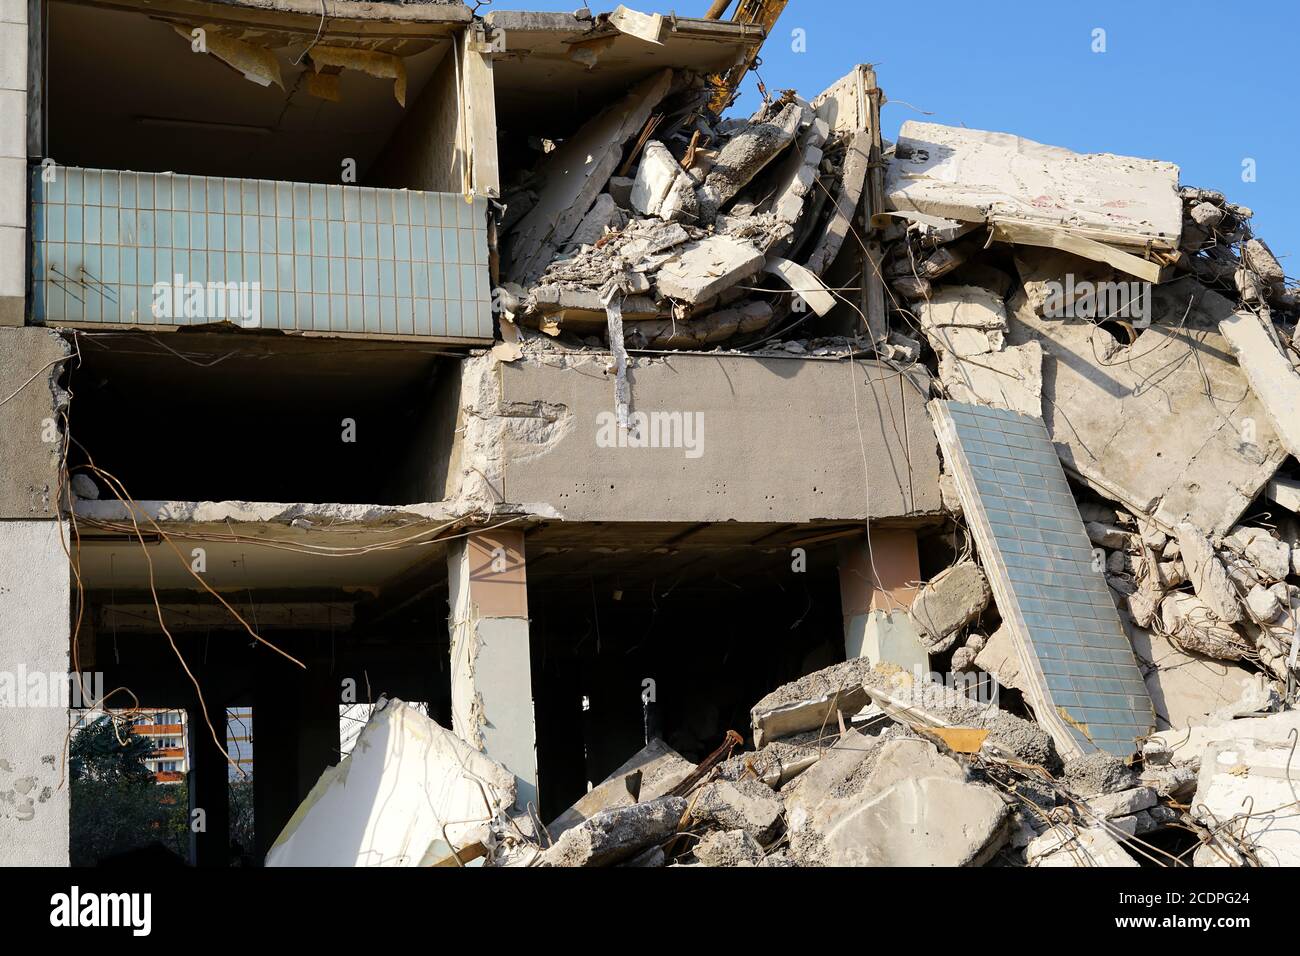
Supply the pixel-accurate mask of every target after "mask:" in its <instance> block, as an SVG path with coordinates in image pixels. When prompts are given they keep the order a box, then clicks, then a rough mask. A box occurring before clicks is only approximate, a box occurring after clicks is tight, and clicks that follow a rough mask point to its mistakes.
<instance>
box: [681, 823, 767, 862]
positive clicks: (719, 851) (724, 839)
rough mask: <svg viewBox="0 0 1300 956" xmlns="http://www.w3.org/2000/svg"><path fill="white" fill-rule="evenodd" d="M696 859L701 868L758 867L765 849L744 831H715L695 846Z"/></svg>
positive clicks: (705, 835) (706, 835)
mask: <svg viewBox="0 0 1300 956" xmlns="http://www.w3.org/2000/svg"><path fill="white" fill-rule="evenodd" d="M695 859H696V860H697V861H698V862H699V863H700V865H701V866H758V865H759V864H760V863H761V862H762V860H763V848H762V847H761V846H759V845H758V842H757V841H756V840H755V839H754V837H753V836H752V835H751V834H749V833H746V832H745V831H744V830H714V831H712V832H711V833H706V834H704V836H703V837H701V838H700V842H699V843H697V844H695Z"/></svg>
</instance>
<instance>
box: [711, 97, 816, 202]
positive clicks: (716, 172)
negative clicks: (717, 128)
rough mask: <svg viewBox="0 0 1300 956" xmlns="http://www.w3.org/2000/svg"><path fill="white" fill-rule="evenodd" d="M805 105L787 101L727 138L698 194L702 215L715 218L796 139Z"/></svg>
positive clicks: (803, 117)
mask: <svg viewBox="0 0 1300 956" xmlns="http://www.w3.org/2000/svg"><path fill="white" fill-rule="evenodd" d="M804 112H805V110H804V107H802V106H800V105H799V104H798V103H787V104H786V105H785V106H784V107H783V108H782V109H781V112H780V113H778V114H777V115H776V116H775V117H773V118H772V120H771V121H770V122H751V123H748V124H746V125H745V126H744V128H742V129H741V130H740V131H739V132H737V133H736V134H735V135H733V136H732V137H731V138H730V139H728V140H727V142H726V145H724V146H723V147H722V149H721V150H720V151H719V153H718V159H717V161H716V162H715V163H714V164H713V168H712V169H711V170H709V175H708V176H707V177H706V178H705V180H704V185H702V186H701V187H700V188H699V190H698V192H697V195H698V196H699V201H700V216H701V220H702V221H704V222H710V221H712V219H713V217H714V216H715V215H717V211H718V209H719V207H721V206H723V205H725V204H726V203H727V202H728V201H729V200H731V199H732V198H734V197H735V195H736V194H737V193H738V192H740V190H741V189H743V188H744V187H745V185H746V184H748V183H749V181H750V180H751V179H753V178H754V177H755V176H757V175H758V173H759V172H760V171H761V170H762V169H763V167H764V166H766V165H767V164H768V163H769V162H771V161H772V160H773V159H774V158H775V157H776V156H777V154H779V153H780V152H781V151H782V150H783V149H785V148H786V147H787V146H789V145H790V144H791V143H792V142H794V138H795V134H796V133H797V132H798V131H799V127H800V125H802V123H803V121H804V119H805V116H804Z"/></svg>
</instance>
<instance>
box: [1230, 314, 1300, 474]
mask: <svg viewBox="0 0 1300 956" xmlns="http://www.w3.org/2000/svg"><path fill="white" fill-rule="evenodd" d="M1219 331H1220V332H1221V333H1222V334H1223V337H1224V338H1225V339H1227V341H1228V345H1230V346H1231V347H1232V352H1233V354H1234V355H1236V356H1237V362H1238V363H1239V364H1240V365H1241V370H1242V371H1243V372H1245V374H1246V379H1247V381H1249V382H1250V390H1251V391H1252V392H1253V393H1254V394H1255V397H1256V398H1258V399H1259V401H1260V403H1261V404H1262V405H1263V406H1264V411H1265V412H1266V413H1267V415H1268V420H1269V421H1270V422H1271V423H1272V425H1273V427H1274V428H1275V429H1277V434H1278V437H1279V438H1281V440H1282V443H1283V444H1284V445H1285V446H1286V450H1287V451H1289V452H1290V453H1291V454H1292V455H1297V456H1300V375H1297V374H1296V371H1295V369H1294V368H1292V367H1291V363H1290V362H1289V361H1288V360H1287V358H1286V356H1284V355H1283V354H1282V353H1281V352H1280V351H1279V350H1278V347H1277V346H1276V345H1275V344H1274V343H1273V339H1272V337H1271V336H1270V335H1269V334H1268V332H1267V331H1265V329H1264V326H1263V324H1262V321H1261V320H1260V318H1259V317H1258V316H1256V315H1255V314H1254V313H1252V312H1245V311H1239V312H1234V313H1232V315H1230V316H1228V317H1227V318H1225V319H1223V320H1222V321H1221V322H1219Z"/></svg>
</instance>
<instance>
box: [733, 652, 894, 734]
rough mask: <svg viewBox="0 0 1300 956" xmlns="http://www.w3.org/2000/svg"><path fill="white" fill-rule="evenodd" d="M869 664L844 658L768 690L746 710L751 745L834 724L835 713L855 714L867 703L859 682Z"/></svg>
mask: <svg viewBox="0 0 1300 956" xmlns="http://www.w3.org/2000/svg"><path fill="white" fill-rule="evenodd" d="M871 666H872V665H871V661H870V660H868V659H867V658H865V657H860V658H856V659H854V660H848V661H845V662H844V663H842V664H834V665H832V666H830V667H827V668H824V669H822V670H819V671H816V672H814V673H812V674H809V675H807V676H806V677H801V678H799V679H798V680H796V681H793V682H791V683H789V684H786V685H784V686H783V687H778V688H777V689H776V690H774V691H772V693H770V694H768V695H767V696H766V697H764V698H763V699H762V700H760V701H759V702H758V703H757V704H755V705H754V707H753V709H752V710H751V711H750V722H751V724H752V726H753V731H754V746H755V747H762V746H763V744H764V743H765V742H766V741H768V740H772V739H775V738H777V737H787V736H790V735H791V734H797V733H800V732H802V731H808V730H818V731H820V730H823V729H824V728H827V727H836V726H837V720H836V715H837V714H845V715H851V714H855V713H857V712H858V711H859V710H861V709H862V707H863V706H864V705H865V704H866V703H867V693H866V690H865V689H864V688H863V681H864V680H865V679H866V676H867V675H868V674H869V673H870V671H871Z"/></svg>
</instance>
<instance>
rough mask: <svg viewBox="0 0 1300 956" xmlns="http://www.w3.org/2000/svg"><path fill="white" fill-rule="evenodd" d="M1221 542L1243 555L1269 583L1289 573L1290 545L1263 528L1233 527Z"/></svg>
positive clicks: (1281, 578)
mask: <svg viewBox="0 0 1300 956" xmlns="http://www.w3.org/2000/svg"><path fill="white" fill-rule="evenodd" d="M1223 544H1224V546H1225V547H1227V548H1229V549H1230V550H1232V551H1235V552H1237V553H1238V554H1240V555H1242V556H1243V557H1245V559H1246V560H1247V561H1249V562H1250V563H1251V564H1252V565H1254V567H1255V569H1256V570H1258V571H1259V572H1260V573H1261V574H1263V575H1264V578H1265V580H1266V581H1268V582H1269V583H1272V582H1277V581H1282V580H1285V579H1286V577H1287V575H1289V574H1290V573H1291V546H1290V545H1289V544H1287V543H1286V542H1285V541H1279V540H1278V539H1277V538H1275V537H1273V536H1272V535H1271V534H1269V533H1268V532H1267V531H1266V530H1264V529H1263V528H1243V527H1237V528H1233V529H1232V531H1231V532H1230V533H1229V534H1227V535H1225V536H1224V538H1223Z"/></svg>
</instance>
